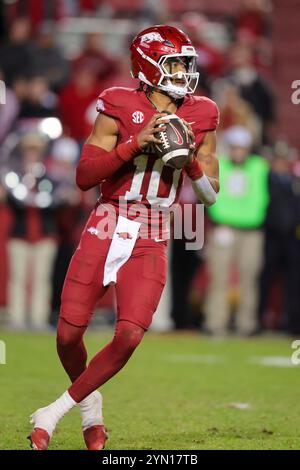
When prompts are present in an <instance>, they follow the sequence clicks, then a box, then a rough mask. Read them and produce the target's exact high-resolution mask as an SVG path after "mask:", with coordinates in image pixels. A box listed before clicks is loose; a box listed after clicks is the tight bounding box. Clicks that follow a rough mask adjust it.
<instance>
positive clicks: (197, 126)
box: [192, 98, 220, 147]
mask: <svg viewBox="0 0 300 470" xmlns="http://www.w3.org/2000/svg"><path fill="white" fill-rule="evenodd" d="M197 104H198V103H197ZM219 119H220V113H219V109H218V106H217V105H216V103H215V102H214V101H212V100H210V99H208V98H206V99H205V101H202V102H201V103H199V104H198V112H196V116H195V119H194V121H195V122H194V123H193V124H194V125H193V126H192V128H193V131H194V134H195V138H196V146H197V147H198V146H199V145H200V144H201V142H202V140H203V139H204V136H205V134H206V132H210V131H215V130H216V129H217V127H218V124H219Z"/></svg>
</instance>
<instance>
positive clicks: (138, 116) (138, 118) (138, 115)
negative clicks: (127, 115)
mask: <svg viewBox="0 0 300 470" xmlns="http://www.w3.org/2000/svg"><path fill="white" fill-rule="evenodd" d="M144 119H145V116H144V113H142V111H134V113H132V121H133V122H134V123H135V124H141V123H142V122H143V121H144Z"/></svg>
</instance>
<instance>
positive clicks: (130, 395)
mask: <svg viewBox="0 0 300 470" xmlns="http://www.w3.org/2000/svg"><path fill="white" fill-rule="evenodd" d="M109 337H110V336H109V335H108V334H107V333H106V334H101V333H99V334H98V333H91V334H89V335H87V337H86V339H87V345H88V348H89V353H90V355H91V354H93V353H95V352H96V351H97V350H98V349H99V348H100V347H102V346H103V345H104V344H105V342H107V340H108V339H109ZM0 340H2V341H5V343H6V349H7V364H6V365H0V374H1V398H0V415H1V426H0V449H27V448H28V441H27V440H26V436H27V435H28V433H29V431H30V429H31V426H30V424H29V415H30V413H32V412H33V411H35V409H36V408H39V407H41V406H44V405H46V404H48V403H49V402H51V401H53V400H54V399H55V398H56V397H57V396H58V395H59V394H61V393H62V392H63V391H64V390H65V389H66V388H67V386H68V380H67V377H66V375H65V373H64V371H63V369H62V368H61V366H60V364H59V361H58V358H57V356H56V352H55V336H54V334H53V335H51V334H39V335H38V334H30V333H28V334H24V333H20V334H17V333H9V332H4V331H0ZM291 353H292V349H291V340H290V339H288V338H278V337H276V338H275V337H267V338H266V337H265V338H263V337H262V338H258V339H248V340H241V339H235V338H231V339H226V340H222V341H221V340H219V341H216V340H211V339H208V338H205V337H202V336H199V335H192V334H191V335H175V334H170V335H162V334H161V335H159V334H151V333H148V334H147V336H146V338H145V340H144V342H143V343H142V345H141V346H140V347H139V349H138V350H137V351H136V353H135V355H134V356H133V358H132V359H131V361H130V362H129V363H128V364H127V366H126V367H125V368H124V369H123V370H122V371H121V372H120V373H119V374H118V375H117V376H116V377H115V378H113V379H112V380H111V381H110V382H109V383H107V384H106V385H104V386H103V387H102V393H103V395H104V407H105V408H104V416H105V422H106V426H107V428H108V430H109V435H110V438H109V440H108V443H107V446H106V449H299V448H300V410H299V408H300V407H299V404H300V398H299V397H300V394H299V392H300V365H299V366H292V365H291V364H290V357H291ZM270 357H271V358H273V359H270ZM268 358H269V359H268ZM274 358H275V359H274ZM262 360H263V361H267V362H268V361H275V365H274V364H273V365H270V364H269V365H263V364H261V363H260V362H261V361H262ZM51 448H52V449H84V443H83V439H82V435H81V429H80V417H79V410H78V409H73V410H72V411H71V412H70V413H69V414H68V415H67V416H66V417H64V419H63V420H62V421H61V422H60V425H59V427H58V429H57V431H56V433H55V434H54V436H53V439H52V442H51Z"/></svg>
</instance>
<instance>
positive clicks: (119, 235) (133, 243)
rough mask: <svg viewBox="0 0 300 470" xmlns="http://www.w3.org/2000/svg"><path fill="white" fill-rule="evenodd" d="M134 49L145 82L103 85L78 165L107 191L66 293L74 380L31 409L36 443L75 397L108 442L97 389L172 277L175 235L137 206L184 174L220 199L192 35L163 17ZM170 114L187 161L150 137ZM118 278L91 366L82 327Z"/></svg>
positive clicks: (172, 189)
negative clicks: (113, 315) (170, 161)
mask: <svg viewBox="0 0 300 470" xmlns="http://www.w3.org/2000/svg"><path fill="white" fill-rule="evenodd" d="M130 49H131V63H132V75H133V76H134V77H136V78H138V79H139V80H140V87H139V88H138V89H129V88H110V89H107V90H105V91H104V92H103V93H101V95H100V96H99V100H98V105H97V110H98V112H99V114H98V117H97V119H96V121H95V125H94V129H93V131H92V134H91V135H90V137H89V138H88V140H87V142H86V144H85V145H84V146H83V149H82V153H81V159H80V161H79V164H78V167H77V176H76V180H77V185H78V186H79V187H80V188H81V189H82V190H83V191H86V190H88V189H90V188H92V187H94V186H96V185H99V184H101V197H100V199H99V201H98V202H97V204H96V207H95V209H94V210H93V211H92V213H91V215H90V218H89V220H88V222H87V224H86V227H85V229H84V231H83V233H82V237H81V241H80V243H79V246H78V248H77V250H76V251H75V254H74V255H73V258H72V260H71V263H70V266H69V269H68V272H67V275H66V279H65V284H64V288H63V292H62V299H61V311H60V317H59V323H58V328H57V352H58V355H59V358H60V360H61V363H62V365H63V367H64V368H65V370H66V372H67V374H68V375H69V377H70V380H71V382H72V384H71V386H70V387H69V389H68V390H67V391H66V392H64V393H63V395H61V396H60V397H59V398H58V399H57V400H56V401H55V402H53V403H51V404H50V405H48V406H46V407H44V408H40V409H39V410H37V411H36V412H35V413H34V414H33V415H32V416H31V422H32V423H33V425H34V428H33V431H32V433H31V435H30V440H31V446H32V447H33V448H34V449H47V448H48V445H49V441H50V438H51V436H52V433H53V431H54V429H55V427H56V425H57V423H58V421H59V420H60V419H61V418H62V416H63V415H64V414H65V413H67V412H68V411H69V410H70V409H71V408H72V407H73V406H75V405H76V404H79V406H80V411H81V415H82V428H83V434H84V439H85V443H86V446H87V448H88V449H94V450H98V449H99V450H100V449H102V448H103V447H104V444H105V441H106V439H107V434H106V430H105V427H104V424H103V417H102V397H101V394H100V393H99V392H98V391H97V389H98V388H99V387H100V386H101V385H103V384H104V383H105V382H107V381H108V380H109V379H110V378H111V377H113V376H114V375H115V374H116V373H117V372H118V371H119V370H120V369H121V368H122V367H123V366H124V365H125V364H126V362H127V361H128V359H129V358H130V356H131V355H132V353H133V352H134V350H135V349H136V347H137V346H138V345H139V343H140V342H141V340H142V338H143V336H144V333H145V332H146V331H147V329H148V328H149V326H150V324H151V320H152V316H153V314H154V312H155V310H156V308H157V305H158V302H159V299H160V296H161V293H162V291H163V288H164V285H165V281H166V264H167V256H166V247H167V242H166V240H165V239H164V237H162V236H152V237H151V236H148V237H147V236H141V234H142V233H145V232H146V231H147V230H148V228H149V227H148V224H149V218H148V217H147V215H148V214H146V215H145V211H144V213H143V217H140V218H139V219H136V218H135V217H133V216H132V214H133V212H134V206H135V205H138V207H139V208H146V211H147V212H149V213H150V212H151V211H153V209H154V208H155V207H162V208H169V207H170V206H171V205H172V204H173V203H174V202H176V200H177V198H178V194H179V191H180V187H181V184H182V180H183V177H184V174H187V176H188V177H189V178H191V180H192V184H193V187H194V189H195V192H196V194H197V196H198V198H199V199H200V200H201V201H202V202H203V203H204V204H205V205H210V204H213V203H214V202H215V200H216V196H217V193H218V191H219V182H218V161H217V158H216V134H215V130H216V127H217V124H218V109H217V106H216V104H215V103H214V102H213V101H211V100H210V99H208V98H206V97H203V96H193V93H194V91H195V90H196V87H197V82H198V73H197V72H196V56H197V55H196V52H195V49H194V47H193V45H192V44H191V41H190V40H189V38H188V37H187V36H186V35H185V34H184V33H183V32H182V31H181V30H179V29H177V28H175V27H171V26H165V25H160V26H154V27H151V28H148V29H146V30H144V31H142V32H141V33H140V34H138V35H137V36H136V37H135V38H134V40H133V42H132V44H131V48H130ZM166 113H176V114H177V115H178V116H179V117H180V118H182V119H183V120H184V121H185V123H186V125H187V126H188V128H189V134H190V136H191V139H192V140H193V143H192V144H191V154H192V158H190V159H189V163H188V164H187V165H186V166H185V167H184V169H183V170H178V169H173V168H171V167H168V166H164V164H163V162H162V160H161V159H160V158H159V157H157V156H156V155H155V154H154V153H153V151H152V147H151V145H152V146H153V145H154V144H155V143H156V144H159V143H160V140H159V139H158V138H157V135H156V134H157V131H158V125H159V124H161V122H160V121H159V119H160V118H161V117H163V116H166V115H167V114H166ZM162 129H164V128H162ZM160 130H161V128H160ZM124 204H125V206H126V212H124V210H123V205H124ZM121 206H122V207H121ZM121 209H122V210H121ZM130 214H131V215H130ZM113 216H116V224H115V225H113V229H112V231H111V236H106V237H104V236H102V235H103V233H102V232H103V230H104V229H103V227H104V225H105V224H106V225H107V221H108V220H112V218H113ZM137 220H138V222H137ZM108 225H110V224H108ZM160 229H161V228H159V230H160ZM159 233H161V231H160V232H159ZM110 284H115V288H116V298H117V319H116V327H115V333H114V336H113V338H112V340H111V341H110V343H109V344H107V345H106V346H105V347H104V348H103V349H102V350H101V351H99V352H98V353H97V354H96V355H95V356H94V357H93V359H92V360H91V361H90V363H89V364H88V365H87V352H86V348H85V345H84V341H83V335H84V333H85V331H86V328H87V326H88V324H89V321H90V319H91V316H92V312H93V309H94V306H95V304H96V302H97V301H98V300H99V298H101V297H102V296H103V295H104V294H105V292H106V290H107V289H108V286H109V285H110Z"/></svg>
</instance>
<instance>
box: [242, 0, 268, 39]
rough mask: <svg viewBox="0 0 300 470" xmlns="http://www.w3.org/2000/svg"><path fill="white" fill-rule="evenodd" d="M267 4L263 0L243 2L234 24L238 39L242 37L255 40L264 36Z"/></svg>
mask: <svg viewBox="0 0 300 470" xmlns="http://www.w3.org/2000/svg"><path fill="white" fill-rule="evenodd" d="M268 3H269V2H266V1H265V0H244V5H243V8H242V9H241V11H240V14H239V16H238V18H237V22H236V33H237V36H238V37H239V36H240V35H242V36H248V37H252V38H253V39H255V38H256V39H257V38H259V37H262V36H265V34H266V29H267V28H266V16H265V15H266V8H267V5H268Z"/></svg>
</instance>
